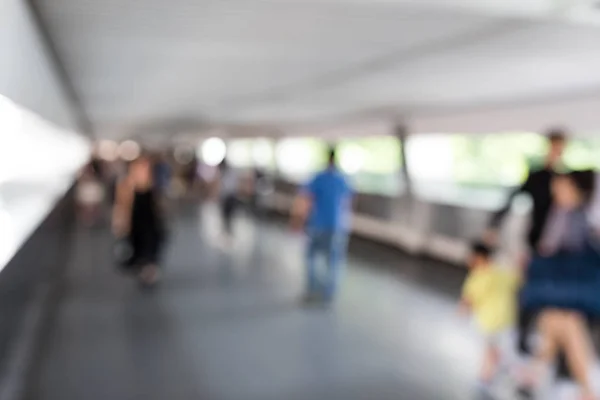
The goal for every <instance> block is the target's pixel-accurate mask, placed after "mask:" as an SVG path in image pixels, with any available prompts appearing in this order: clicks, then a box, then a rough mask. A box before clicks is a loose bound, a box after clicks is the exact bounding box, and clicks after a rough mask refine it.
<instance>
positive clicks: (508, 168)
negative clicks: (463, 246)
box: [406, 133, 547, 209]
mask: <svg viewBox="0 0 600 400" xmlns="http://www.w3.org/2000/svg"><path fill="white" fill-rule="evenodd" d="M546 148H547V142H546V140H545V138H544V137H542V136H540V135H537V134H533V133H506V134H495V135H487V134H486V135H460V134H429V135H413V136H410V137H409V138H408V140H407V143H406V157H407V166H408V172H409V174H410V177H411V180H412V183H413V188H414V190H415V194H416V195H417V196H419V197H421V198H423V199H426V200H429V201H435V202H440V203H449V204H455V205H461V206H468V207H477V208H488V209H493V208H497V207H499V206H500V205H501V204H502V202H503V201H505V196H506V188H508V187H514V186H518V185H519V184H521V183H522V182H523V180H524V179H525V178H526V176H527V173H528V170H529V169H530V168H531V167H534V166H536V165H540V164H541V162H542V160H543V157H544V154H545V152H546Z"/></svg>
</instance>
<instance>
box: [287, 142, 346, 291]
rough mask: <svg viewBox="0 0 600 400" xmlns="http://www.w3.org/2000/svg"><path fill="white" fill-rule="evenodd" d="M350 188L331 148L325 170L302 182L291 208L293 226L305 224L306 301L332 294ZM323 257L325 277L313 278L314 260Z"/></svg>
mask: <svg viewBox="0 0 600 400" xmlns="http://www.w3.org/2000/svg"><path fill="white" fill-rule="evenodd" d="M352 195H353V194H352V189H351V187H350V185H349V184H348V182H347V180H346V178H345V177H344V175H343V174H342V173H341V172H340V171H339V170H338V169H337V167H336V165H335V150H334V149H331V150H330V152H329V163H328V167H327V169H325V170H324V171H322V172H320V173H319V174H317V175H316V176H315V177H314V178H313V179H312V180H311V181H310V182H309V183H308V184H307V185H305V186H304V187H303V188H302V190H301V192H300V195H299V196H298V199H297V201H296V202H295V204H294V208H293V210H292V223H293V224H294V225H295V227H296V228H298V227H301V226H302V225H304V224H305V223H306V228H307V233H308V236H309V243H308V249H307V260H306V262H307V293H306V300H308V301H313V300H317V299H318V300H321V299H322V300H325V301H331V300H333V297H334V295H335V293H336V289H337V286H338V282H339V276H340V272H341V267H342V263H343V261H344V258H345V255H346V247H347V242H348V232H349V229H350V216H351V203H352ZM319 258H321V259H324V261H325V264H326V266H327V273H326V275H325V276H326V278H325V279H324V280H323V281H319V279H317V273H316V270H317V261H318V260H319Z"/></svg>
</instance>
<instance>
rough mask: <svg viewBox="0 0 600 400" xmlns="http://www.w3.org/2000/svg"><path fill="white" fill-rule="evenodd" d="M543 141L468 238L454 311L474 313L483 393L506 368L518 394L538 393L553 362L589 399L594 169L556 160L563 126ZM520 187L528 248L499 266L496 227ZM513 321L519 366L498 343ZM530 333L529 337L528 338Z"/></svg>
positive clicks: (599, 262) (597, 292)
mask: <svg viewBox="0 0 600 400" xmlns="http://www.w3.org/2000/svg"><path fill="white" fill-rule="evenodd" d="M548 140H549V152H548V155H547V158H546V160H545V164H544V166H543V167H542V168H541V169H539V170H535V171H532V172H531V173H530V174H529V176H528V177H527V179H526V181H525V183H524V184H523V185H522V186H521V187H519V188H518V189H517V190H515V191H514V192H513V193H512V194H511V196H510V198H509V201H508V202H507V204H506V206H505V207H503V208H502V209H501V210H500V211H499V212H497V213H496V214H495V215H494V216H493V218H492V220H491V223H490V229H489V230H488V232H486V234H485V235H484V238H483V240H481V241H480V242H478V243H476V244H474V245H473V248H472V249H471V256H470V258H469V268H470V271H469V275H468V277H467V279H466V281H465V284H464V288H463V295H462V300H461V310H462V312H463V313H469V312H472V313H473V314H474V316H475V320H476V322H477V325H478V327H479V329H480V330H481V332H482V333H483V334H484V336H485V341H486V350H485V354H484V361H483V364H482V368H481V372H480V378H479V383H480V388H481V389H483V390H484V391H485V392H488V391H489V389H490V387H491V385H492V384H493V383H494V381H495V380H496V379H497V378H498V377H499V376H501V373H502V372H508V373H509V374H510V376H512V377H514V378H515V379H516V381H517V384H518V387H519V389H520V392H521V394H522V395H523V396H527V397H529V398H532V397H534V398H541V399H546V398H548V397H547V393H545V390H548V389H549V388H550V387H551V385H550V384H549V383H550V382H552V381H553V379H552V378H553V377H554V375H553V372H552V366H553V365H554V364H555V362H557V364H558V372H559V374H562V375H568V376H570V377H572V378H573V379H574V380H575V382H576V383H577V384H578V387H579V389H580V393H581V397H580V399H581V400H594V399H597V398H598V397H596V395H597V394H596V393H595V389H596V388H594V387H593V383H594V382H593V379H592V371H593V369H594V366H595V361H596V360H595V359H596V357H595V352H594V348H593V344H592V340H591V334H590V325H591V324H590V323H591V322H592V321H593V320H594V319H595V318H598V317H600V246H598V244H600V236H599V232H598V231H597V230H596V229H595V227H594V225H593V223H592V218H591V216H590V211H591V207H592V205H593V204H592V199H593V196H594V193H595V190H594V189H595V181H596V174H595V173H594V172H593V171H591V170H588V171H570V172H569V171H566V169H565V168H564V166H563V165H562V163H561V158H562V153H563V150H564V148H565V144H566V140H567V139H566V136H565V134H564V132H562V131H553V132H551V133H550V134H549V137H548ZM520 193H526V194H528V195H529V196H530V197H531V199H532V202H533V207H532V212H531V224H530V229H529V234H528V236H527V238H528V239H527V243H528V245H529V246H528V252H527V254H524V255H523V256H522V257H521V258H522V260H521V265H520V267H521V268H516V269H509V268H503V267H501V266H498V265H496V264H495V263H494V261H493V260H494V257H493V255H494V250H495V248H496V247H497V246H498V228H499V226H500V224H501V222H502V220H503V218H504V217H505V216H506V215H507V213H508V211H509V209H510V207H511V203H512V200H513V198H514V197H515V196H516V195H518V194H520ZM515 325H516V327H517V330H518V343H517V350H518V352H519V353H521V354H532V358H533V360H532V361H530V362H527V363H525V365H522V363H515V361H516V360H515V358H513V357H511V351H510V349H507V348H506V347H503V343H506V339H507V338H508V337H509V334H510V332H511V331H512V330H513V328H514V327H515ZM534 332H535V333H536V334H537V336H538V340H537V343H535V344H533V343H532V341H531V340H529V338H530V337H531V336H532V335H531V334H532V333H534Z"/></svg>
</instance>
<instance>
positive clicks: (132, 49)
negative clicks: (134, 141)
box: [39, 0, 490, 124]
mask: <svg viewBox="0 0 600 400" xmlns="http://www.w3.org/2000/svg"><path fill="white" fill-rule="evenodd" d="M39 6H40V8H41V10H42V13H43V15H44V16H45V19H46V22H47V24H48V25H49V27H50V31H51V33H52V36H53V37H54V41H55V42H56V44H57V47H58V52H59V54H60V55H61V57H62V59H63V61H64V63H65V65H66V68H67V70H68V72H69V75H70V76H71V78H72V80H73V81H74V84H75V86H76V87H77V89H78V92H79V93H80V95H81V97H82V98H83V102H84V104H85V106H86V107H87V108H88V112H89V114H90V115H91V117H92V119H95V122H96V123H98V124H103V123H108V122H110V123H113V122H115V121H117V122H118V120H119V119H120V118H121V117H124V116H128V117H129V118H128V119H129V120H135V119H140V120H143V119H147V118H151V117H153V116H155V115H164V114H167V115H169V114H173V115H174V116H175V115H181V114H190V113H194V112H196V113H199V114H206V112H207V110H208V111H209V112H210V110H225V109H232V110H233V109H239V108H240V107H242V108H245V107H247V106H248V105H251V104H253V103H254V102H256V101H259V102H260V101H262V100H263V99H264V98H270V97H272V96H274V95H275V96H277V95H278V94H279V93H280V92H281V91H287V90H289V89H290V88H294V87H297V86H304V85H311V84H313V81H314V80H315V79H320V78H322V77H324V76H325V77H327V76H329V75H335V74H336V73H337V72H338V71H343V70H345V69H347V68H360V67H361V66H362V65H363V64H366V63H370V62H372V61H373V60H378V59H381V58H386V57H390V56H395V55H398V54H400V53H403V52H407V51H411V50H412V49H414V48H418V47H420V46H423V45H428V44H430V43H432V42H437V41H440V40H447V38H448V37H453V36H457V35H464V34H465V33H470V32H477V31H479V30H481V29H484V28H485V27H487V26H488V25H489V24H490V20H489V19H487V18H485V17H482V16H479V15H473V14H469V13H454V14H448V12H447V11H443V12H442V11H435V10H433V9H422V8H420V7H407V6H406V5H402V4H400V5H399V4H393V3H374V4H364V3H363V4H360V3H345V4H343V3H326V2H321V3H319V2H301V1H289V2H282V1H202V2H196V1H191V0H189V1H173V2H165V1H163V0H144V1H129V2H121V1H114V0H105V1H95V0H93V1H92V0H45V1H40V3H39ZM246 113H250V114H252V111H251V110H249V111H246ZM298 113H300V114H301V111H298Z"/></svg>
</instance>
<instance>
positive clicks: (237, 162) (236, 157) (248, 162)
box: [227, 139, 252, 168]
mask: <svg viewBox="0 0 600 400" xmlns="http://www.w3.org/2000/svg"><path fill="white" fill-rule="evenodd" d="M227 162H229V163H230V164H231V165H232V166H234V167H238V168H249V167H251V166H252V141H251V140H248V139H237V140H231V141H230V142H229V143H228V144H227Z"/></svg>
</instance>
